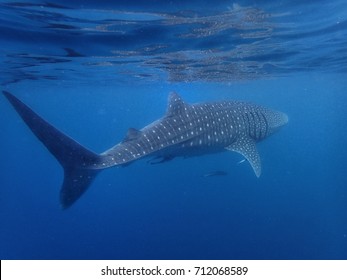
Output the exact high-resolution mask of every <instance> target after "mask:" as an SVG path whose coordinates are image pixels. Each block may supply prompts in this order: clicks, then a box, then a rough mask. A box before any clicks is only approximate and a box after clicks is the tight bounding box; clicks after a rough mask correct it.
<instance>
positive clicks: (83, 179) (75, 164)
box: [3, 91, 101, 209]
mask: <svg viewBox="0 0 347 280" xmlns="http://www.w3.org/2000/svg"><path fill="white" fill-rule="evenodd" d="M3 94H4V95H5V97H6V98H7V99H8V100H9V101H10V103H11V104H12V106H13V107H14V109H15V110H16V111H17V113H18V114H19V115H20V116H21V118H22V119H23V121H24V122H25V123H26V124H27V126H28V127H29V128H30V129H31V131H32V132H33V133H34V134H35V135H36V137H37V138H38V139H39V140H40V141H41V142H42V143H43V144H44V145H45V146H46V148H47V149H48V150H49V151H50V152H51V154H52V155H54V156H55V158H56V159H57V160H58V161H59V163H60V164H61V165H62V167H63V168H64V182H63V185H62V188H61V191H60V202H61V205H62V207H63V208H64V209H65V208H68V207H69V206H71V205H72V204H73V203H74V202H75V201H76V200H77V199H78V198H80V196H81V195H82V194H83V193H84V192H85V191H86V190H87V189H88V187H89V186H90V184H91V183H92V182H93V180H94V178H95V177H96V175H97V174H98V173H99V172H100V169H97V168H95V167H96V166H98V163H99V162H100V160H101V156H100V155H98V154H95V153H94V152H92V151H90V150H88V149H87V148H85V147H83V146H82V145H81V144H79V143H77V142H76V141H75V140H73V139H72V138H70V137H69V136H67V135H65V134H64V133H62V132H61V131H59V130H58V129H56V128H55V127H54V126H52V125H51V124H49V123H48V122H47V121H45V120H44V119H43V118H41V117H40V116H39V115H38V114H36V113H35V112H34V111H33V110H31V109H30V108H29V107H28V106H27V105H25V104H24V103H23V102H22V101H20V100H19V99H18V98H16V97H15V96H14V95H13V94H11V93H9V92H7V91H3ZM93 167H94V168H93Z"/></svg>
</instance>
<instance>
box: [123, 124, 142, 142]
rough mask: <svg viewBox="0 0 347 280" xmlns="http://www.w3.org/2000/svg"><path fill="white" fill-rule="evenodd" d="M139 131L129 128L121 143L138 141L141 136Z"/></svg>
mask: <svg viewBox="0 0 347 280" xmlns="http://www.w3.org/2000/svg"><path fill="white" fill-rule="evenodd" d="M141 133H142V132H141V131H140V130H137V129H136V128H132V127H131V128H129V129H128V132H127V134H126V135H125V137H124V139H123V141H122V143H124V142H127V141H131V140H135V139H138V138H139V137H140V135H141Z"/></svg>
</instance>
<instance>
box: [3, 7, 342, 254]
mask: <svg viewBox="0 0 347 280" xmlns="http://www.w3.org/2000/svg"><path fill="white" fill-rule="evenodd" d="M291 2H293V1H291ZM264 3H266V5H267V6H268V5H270V4H271V3H270V1H265V2H264ZM276 3H277V2H276ZM94 5H96V4H95V3H94ZM100 5H101V4H100ZM220 5H221V6H222V5H223V1H221V2H220ZM287 5H289V4H288V3H287ZM293 5H294V4H293ZM276 7H277V6H276ZM137 8H138V9H139V10H143V9H144V8H143V7H142V9H141V5H140V6H138V7H137ZM159 8H160V9H164V8H165V7H160V6H158V9H159ZM134 9H135V8H134ZM276 9H277V10H279V8H278V7H277V8H276ZM302 9H303V8H302ZM303 10H304V9H303ZM317 17H318V16H317ZM341 32H342V31H341ZM329 34H330V33H329V32H328V33H327V36H328V35H329ZM333 34H334V36H333V37H334V38H335V39H336V42H337V43H336V44H337V45H339V46H340V44H342V43H341V42H340V41H339V40H338V38H337V35H338V34H336V33H333ZM5 39H6V42H7V45H8V46H11V47H13V50H14V51H13V52H14V53H16V54H17V56H18V49H20V48H23V49H25V47H23V45H22V46H19V45H18V44H19V43H17V42H14V41H12V40H10V39H9V38H8V37H6V38H5ZM41 39H42V38H41ZM309 40H313V39H312V38H308V39H307V42H309ZM292 43H293V42H292ZM29 45H30V44H29V43H28V46H29ZM64 46H66V45H64ZM94 47H95V46H91V47H90V48H88V46H84V47H83V48H81V49H83V50H84V51H85V52H86V53H87V52H88V50H90V51H91V52H94V51H95V49H94ZM340 47H341V49H342V48H343V47H342V46H340ZM28 49H30V50H33V49H34V47H33V46H31V47H28ZM81 49H80V50H79V51H81ZM44 50H47V48H46V49H44ZM44 50H43V51H42V53H40V55H42V54H43V53H44ZM311 51H312V50H311ZM325 51H326V50H322V49H317V50H316V52H317V54H315V53H313V52H312V56H315V55H317V57H319V54H320V53H325ZM28 52H31V51H28ZM38 52H40V50H39V49H37V50H36V51H35V54H36V55H37V54H38ZM10 53H11V49H7V54H6V55H7V56H6V57H2V59H4V60H8V61H10V60H11V59H10V58H11V56H10ZM303 55H304V57H307V56H306V54H305V52H303ZM332 56H333V54H332ZM336 56H337V57H336V58H335V60H336V63H337V64H339V63H340V65H341V66H340V67H338V66H337V67H336V68H337V69H338V70H339V71H335V70H336V69H334V71H328V70H329V69H326V70H327V71H321V70H322V69H324V68H325V67H324V63H323V61H322V65H320V66H319V67H318V66H317V68H315V66H314V65H309V66H308V70H310V71H304V69H302V68H300V69H299V67H298V71H295V69H294V68H293V69H291V71H290V73H287V74H286V75H284V74H282V73H283V72H280V71H278V72H276V70H274V74H273V75H266V77H264V78H257V79H250V80H242V81H234V80H233V81H232V82H230V83H225V82H223V83H218V82H204V81H196V82H191V81H190V82H184V81H182V82H177V81H176V82H168V81H167V80H162V79H158V80H153V81H151V82H139V83H137V82H131V78H129V80H125V81H124V82H119V79H117V82H115V83H110V82H108V81H109V80H107V81H105V80H103V79H102V77H103V75H104V74H105V75H106V76H107V77H108V78H109V77H110V76H111V75H114V76H115V77H116V71H114V70H113V69H112V68H101V67H100V68H95V69H94V70H93V71H95V77H94V79H93V80H90V81H89V80H88V77H89V76H88V75H87V76H86V77H85V78H84V77H83V75H84V74H83V73H84V72H83V71H84V67H86V66H85V65H84V64H78V65H74V64H73V63H74V61H71V62H68V63H70V64H68V65H70V66H71V69H72V68H73V69H74V70H76V69H79V70H80V72H78V71H77V72H78V73H79V74H76V73H75V72H71V73H72V74H71V75H73V78H71V79H66V77H70V76H69V74H67V73H66V69H65V72H64V73H61V75H62V76H63V77H64V79H52V80H50V79H45V78H44V77H43V76H42V75H39V74H40V73H41V72H40V73H37V74H38V75H37V77H36V78H37V79H28V72H25V71H27V69H26V68H25V67H24V66H23V64H20V72H15V71H14V69H16V68H15V67H14V64H15V63H14V60H11V63H12V64H11V67H12V68H11V71H9V72H6V79H4V80H3V83H2V88H3V89H6V90H9V91H11V92H13V93H14V94H15V95H16V96H17V97H19V98H20V99H21V100H23V101H24V102H25V103H26V104H28V105H29V106H31V107H32V108H33V109H34V110H35V111H36V112H38V113H39V114H40V115H41V116H43V117H44V118H45V119H47V120H48V121H49V122H51V123H52V124H54V125H55V126H56V127H58V128H59V129H61V130H62V131H64V132H65V133H67V134H68V135H70V136H72V137H73V138H74V139H76V140H77V141H79V142H80V143H82V144H83V145H85V146H87V147H89V148H90V149H92V150H94V151H96V152H102V151H104V150H106V149H108V148H110V147H111V146H112V145H114V144H116V143H118V142H119V141H121V140H122V139H123V137H124V135H125V133H126V131H127V129H128V128H129V127H135V128H141V127H143V126H145V125H147V124H148V123H150V122H151V121H154V120H155V119H157V118H160V117H161V116H162V115H163V114H164V113H165V110H166V103H167V96H168V93H169V92H170V91H177V92H178V93H180V94H181V95H182V97H183V98H184V100H186V101H187V102H190V103H194V102H203V101H210V100H226V99H239V100H250V101H252V102H255V103H259V104H261V105H265V106H268V107H270V108H274V109H277V110H280V111H283V112H286V113H287V114H288V116H289V123H288V125H286V126H285V127H283V129H281V130H280V131H279V132H278V133H276V134H275V135H273V136H271V137H270V138H268V139H266V140H265V141H263V142H262V143H259V144H258V149H259V153H260V155H261V159H262V168H263V173H262V175H261V177H260V178H256V177H255V176H254V174H253V171H252V169H251V167H250V165H249V164H248V163H247V162H244V163H241V164H238V162H239V161H240V160H242V157H241V156H240V155H238V154H236V153H230V152H226V153H222V154H217V155H208V156H204V157H198V158H189V159H174V160H173V161H170V162H167V163H165V164H159V165H150V164H147V163H146V160H142V161H138V162H136V163H134V164H132V165H130V166H128V167H126V168H112V169H109V170H106V171H104V172H102V173H101V174H100V175H99V176H98V177H97V179H96V181H95V182H94V184H93V185H92V186H91V188H90V189H89V190H88V191H87V192H86V194H85V195H84V196H83V197H82V198H81V199H80V200H79V201H78V202H77V203H76V204H75V205H73V206H72V207H71V208H70V209H68V210H65V211H63V210H61V208H60V206H59V201H58V195H59V189H60V185H61V183H62V179H63V171H62V169H61V167H60V166H59V164H58V163H57V161H56V160H55V158H54V157H53V156H52V155H51V154H50V153H49V152H48V151H47V150H46V149H45V148H44V147H43V145H42V144H41V143H40V142H39V141H38V140H37V139H36V138H35V136H34V135H33V134H32V133H31V131H30V130H29V129H28V128H27V127H26V126H25V124H24V123H23V122H22V121H21V119H20V117H19V116H18V115H17V114H16V112H15V111H14V110H13V108H12V107H11V106H10V105H9V103H8V102H7V101H6V100H5V98H4V97H3V96H0V112H1V117H0V127H1V137H0V141H1V142H0V154H1V161H0V170H1V173H0V185H1V187H0V221H1V230H0V258H1V259H346V258H347V187H346V186H347V177H346V163H345V158H346V157H347V149H346V144H345V143H346V141H347V130H346V119H347V115H346V104H347V97H346V92H347V84H346V73H345V72H344V71H343V70H344V69H345V64H344V61H345V60H343V59H342V58H341V57H339V56H338V55H337V54H336ZM300 57H301V56H299V57H297V58H296V60H295V62H293V63H295V65H296V66H299V65H300V62H301V63H302V65H305V63H304V61H299V60H300ZM291 58H292V57H291V56H290V57H284V58H283V60H281V59H279V61H281V62H283V65H291V60H290V59H291ZM85 59H86V60H88V57H86V58H85ZM91 59H95V57H91ZM329 59H330V60H331V61H332V60H333V58H332V57H330V58H329ZM327 61H328V60H327ZM325 62H326V61H325ZM20 63H22V62H20ZM7 65H10V64H9V62H8V64H7ZM42 65H43V64H40V67H46V68H47V71H50V67H51V64H47V65H46V64H45V65H43V66H42ZM52 65H54V63H53V64H52ZM27 67H30V66H28V65H27ZM54 67H57V66H54ZM4 69H5V68H4ZM315 69H316V70H317V71H315ZM17 70H18V69H16V71H17ZM135 70H136V69H135ZM40 71H43V70H42V69H40ZM113 71H114V72H113ZM14 73H16V74H17V76H15V75H14ZM20 73H22V74H23V73H25V75H20ZM33 73H34V72H31V75H33ZM80 73H82V74H80ZM87 74H89V75H90V77H91V76H92V75H91V73H89V72H88V73H87ZM276 74H278V75H276ZM10 75H14V76H12V77H10ZM79 75H80V76H79ZM23 77H24V78H23ZM16 78H18V81H16ZM9 81H11V82H9ZM214 170H223V171H226V172H228V175H227V176H221V177H218V176H217V177H204V176H203V175H204V174H206V173H208V172H211V171H214Z"/></svg>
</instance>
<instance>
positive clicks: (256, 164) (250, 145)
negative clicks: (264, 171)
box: [226, 137, 261, 177]
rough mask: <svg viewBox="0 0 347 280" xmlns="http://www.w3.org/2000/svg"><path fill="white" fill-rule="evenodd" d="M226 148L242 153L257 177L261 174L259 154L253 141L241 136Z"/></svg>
mask: <svg viewBox="0 0 347 280" xmlns="http://www.w3.org/2000/svg"><path fill="white" fill-rule="evenodd" d="M226 149H227V150H229V151H233V152H237V153H239V154H241V155H243V156H244V157H245V158H246V159H247V160H248V162H249V163H250V164H251V166H252V168H253V171H254V173H255V175H256V176H257V177H259V176H260V174H261V162H260V156H259V153H258V151H257V147H256V145H255V141H254V140H253V139H251V138H248V137H241V138H239V139H238V140H237V141H236V142H234V143H233V144H231V145H230V146H228V147H226Z"/></svg>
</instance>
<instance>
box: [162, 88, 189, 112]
mask: <svg viewBox="0 0 347 280" xmlns="http://www.w3.org/2000/svg"><path fill="white" fill-rule="evenodd" d="M188 107H189V104H187V103H185V102H184V101H183V99H182V97H181V96H180V95H179V94H178V93H176V92H171V93H170V95H169V100H168V104H167V110H166V116H167V117H170V116H175V115H180V114H181V113H182V112H184V111H185V110H187V108H188Z"/></svg>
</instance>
